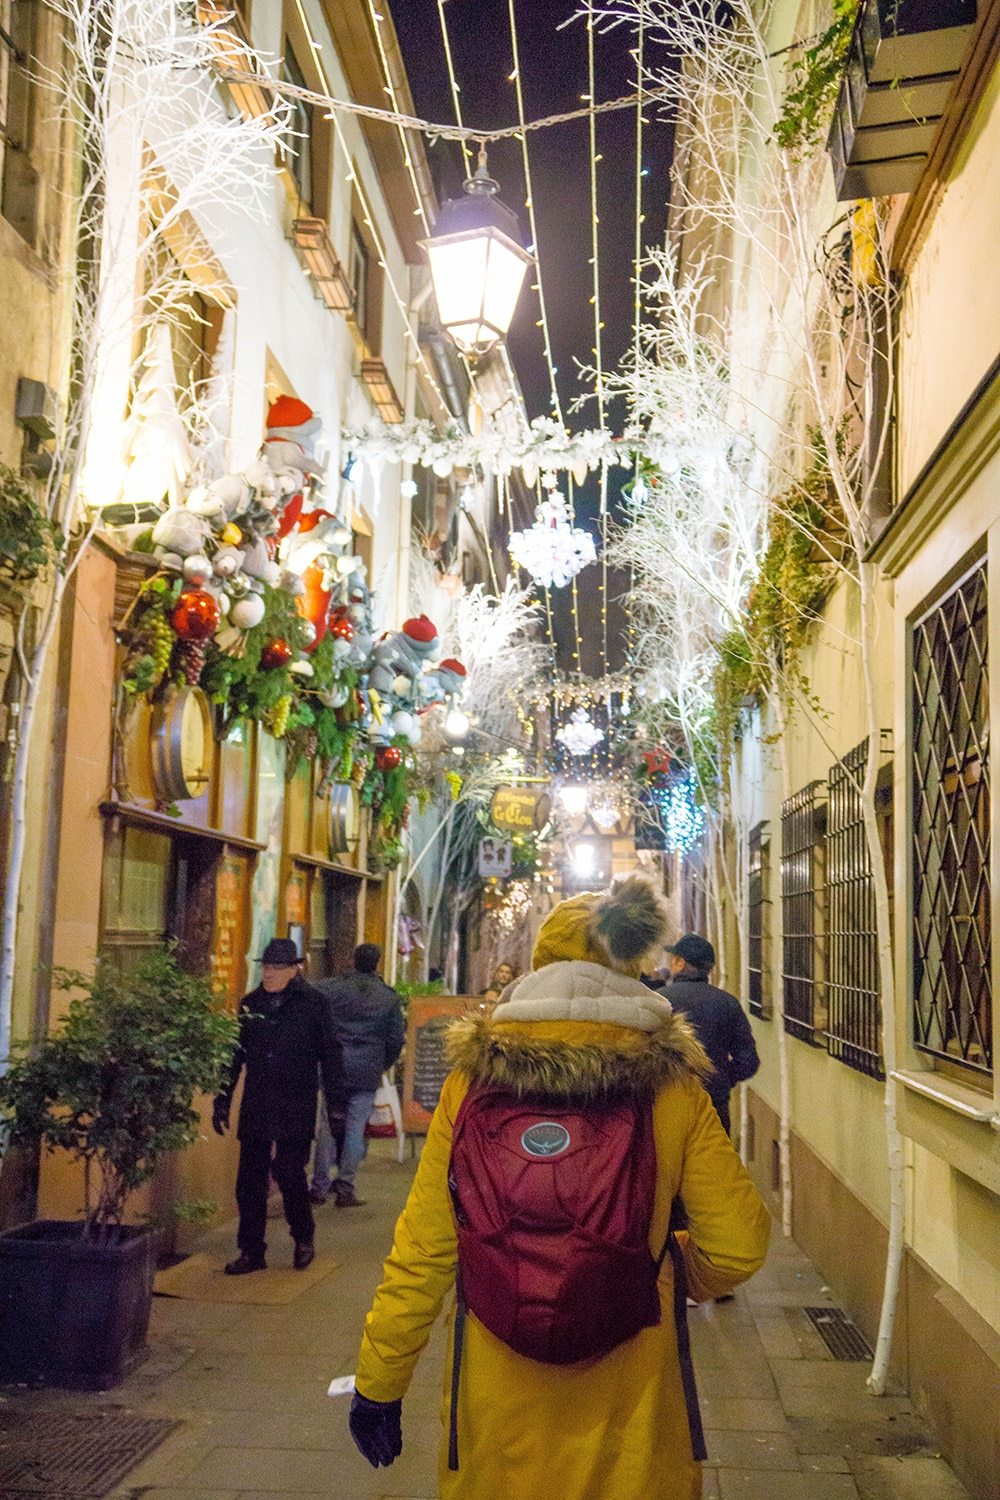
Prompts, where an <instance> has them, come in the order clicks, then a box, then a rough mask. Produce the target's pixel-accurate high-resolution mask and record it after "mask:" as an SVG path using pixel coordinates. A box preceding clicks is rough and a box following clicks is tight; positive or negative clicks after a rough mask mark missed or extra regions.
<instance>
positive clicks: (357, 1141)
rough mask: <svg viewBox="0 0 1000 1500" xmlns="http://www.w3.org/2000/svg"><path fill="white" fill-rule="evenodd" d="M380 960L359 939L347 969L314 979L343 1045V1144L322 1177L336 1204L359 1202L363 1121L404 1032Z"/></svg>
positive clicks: (364, 1146)
mask: <svg viewBox="0 0 1000 1500" xmlns="http://www.w3.org/2000/svg"><path fill="white" fill-rule="evenodd" d="M381 959H382V950H381V948H379V947H378V946H377V944H375V943H362V944H361V946H360V947H358V948H355V950H354V968H353V969H351V970H350V971H349V972H348V973H347V974H344V975H343V976H342V977H341V978H340V979H321V980H320V981H319V983H318V984H317V989H318V990H320V992H321V993H322V994H323V996H324V998H325V999H326V1002H327V1007H328V1011H329V1015H330V1019H331V1021H332V1024H333V1029H334V1031H335V1033H336V1035H337V1037H338V1038H339V1040H340V1043H341V1045H342V1047H343V1049H344V1086H345V1092H346V1102H345V1113H344V1122H343V1145H342V1146H341V1150H340V1157H339V1161H340V1165H339V1168H338V1172H337V1176H336V1178H335V1179H334V1181H333V1182H332V1183H330V1182H329V1179H327V1181H328V1187H327V1191H330V1189H332V1191H333V1194H334V1197H335V1199H336V1203H337V1207H338V1208H360V1207H361V1206H362V1205H363V1202H364V1200H363V1199H361V1198H359V1197H358V1196H357V1193H356V1192H355V1190H354V1179H355V1176H356V1175H357V1170H358V1167H359V1166H360V1165H361V1163H362V1161H364V1158H365V1153H366V1152H367V1149H368V1142H367V1140H366V1138H365V1126H366V1125H367V1124H368V1117H369V1115H370V1114H371V1112H372V1105H373V1103H374V1102H375V1093H376V1090H377V1089H378V1086H379V1084H380V1083H381V1081H382V1074H383V1073H386V1072H388V1070H389V1069H390V1068H391V1067H392V1066H393V1064H394V1063H395V1062H396V1059H397V1058H398V1057H399V1054H400V1053H401V1052H402V1050H403V1041H404V1039H405V1036H406V1028H405V1026H404V1025H403V1006H402V1003H401V1001H400V998H399V996H398V995H397V994H396V991H395V990H394V989H390V987H389V986H388V985H387V984H384V983H383V982H382V980H381V979H380V978H379V976H378V972H377V970H378V966H379V963H380V962H381ZM322 1188H323V1184H322V1182H320V1183H317V1182H316V1181H315V1180H314V1182H313V1190H314V1193H315V1192H316V1191H317V1190H319V1191H322Z"/></svg>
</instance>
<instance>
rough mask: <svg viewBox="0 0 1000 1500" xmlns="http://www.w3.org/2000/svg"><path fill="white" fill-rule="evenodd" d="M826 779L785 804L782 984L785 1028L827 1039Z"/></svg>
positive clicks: (817, 1039)
mask: <svg viewBox="0 0 1000 1500" xmlns="http://www.w3.org/2000/svg"><path fill="white" fill-rule="evenodd" d="M825 832H826V782H825V781H811V782H810V783H809V785H808V786H804V787H803V788H802V790H801V791H799V792H796V793H795V795H794V796H793V797H789V798H788V800H787V801H786V802H784V803H782V807H781V953H782V974H781V985H782V995H783V999H784V1019H785V1030H786V1031H787V1032H789V1033H790V1035H792V1036H797V1037H799V1039H800V1040H801V1041H804V1042H811V1043H813V1044H814V1045H816V1046H821V1045H822V1043H823V1033H824V1031H825V1029H826V1005H825V1001H824V998H823V993H824V991H823V980H824V967H825V965H824V958H825V953H824V933H823V911H822V907H821V902H822V900H823V895H824V889H823V888H824V883H825V865H826V859H825V844H824V834H825Z"/></svg>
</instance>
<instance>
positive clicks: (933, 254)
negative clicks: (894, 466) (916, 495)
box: [898, 71, 1000, 495]
mask: <svg viewBox="0 0 1000 1500" xmlns="http://www.w3.org/2000/svg"><path fill="white" fill-rule="evenodd" d="M998 106H1000V71H997V72H995V73H994V75H993V78H992V80H991V82H990V84H989V86H988V88H987V91H986V94H985V97H984V98H983V100H982V103H981V104H980V107H979V109H978V111H977V112H976V115H975V117H974V119H973V122H972V125H971V127H970V129H969V132H968V134H967V136H966V137H965V139H964V141H963V142H962V147H961V151H960V153H959V156H958V159H957V160H956V162H955V165H954V167H953V168H952V170H951V174H950V177H949V181H948V186H947V189H946V191H945V193H944V196H943V200H942V202H941V204H940V207H939V208H938V210H937V213H936V214H935V216H934V220H933V222H932V224H931V226H930V229H929V231H928V233H927V235H926V238H925V239H924V241H923V244H922V245H921V248H920V251H919V253H918V255H917V257H916V260H915V262H914V264H913V266H912V268H911V270H910V273H909V276H908V278H907V280H906V282H905V284H904V291H903V305H902V316H901V324H900V332H901V347H900V379H899V434H900V436H899V457H898V463H899V493H900V495H905V494H906V492H907V490H908V489H909V487H910V485H911V484H912V483H913V481H914V479H915V478H916V476H917V475H918V474H919V472H920V470H921V468H922V467H923V465H924V464H925V463H926V461H927V459H928V458H929V456H930V455H931V453H932V452H933V451H934V448H935V447H936V445H937V444H938V443H939V442H940V441H941V438H942V437H943V436H944V434H945V432H946V431H947V429H948V427H949V425H950V424H951V423H952V422H953V421H954V420H955V418H956V417H957V416H958V414H959V412H960V411H961V409H962V406H963V404H964V403H965V401H966V400H967V399H968V397H969V395H970V394H971V393H972V391H973V390H974V388H975V386H976V384H977V383H978V382H979V381H980V380H981V379H982V377H983V375H984V374H985V373H986V371H987V370H988V369H989V367H990V365H991V364H992V363H993V361H994V360H995V359H996V357H997V345H998V340H997V329H998V328H1000V276H998V275H997V274H996V260H995V254H996V245H997V240H998V238H1000V107H998Z"/></svg>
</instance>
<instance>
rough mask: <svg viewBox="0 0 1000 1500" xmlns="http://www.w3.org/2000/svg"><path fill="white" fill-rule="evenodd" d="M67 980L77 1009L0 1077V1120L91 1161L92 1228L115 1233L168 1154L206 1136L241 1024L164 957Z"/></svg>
mask: <svg viewBox="0 0 1000 1500" xmlns="http://www.w3.org/2000/svg"><path fill="white" fill-rule="evenodd" d="M56 982H57V985H58V987H59V988H61V989H63V990H67V991H69V992H71V994H72V999H71V1000H70V1002H69V1006H68V1008H67V1011H66V1014H65V1016H64V1017H63V1020H62V1021H61V1023H60V1025H59V1028H58V1030H57V1031H56V1032H55V1033H54V1034H53V1035H52V1036H50V1037H47V1038H46V1039H45V1040H44V1041H43V1042H41V1043H39V1044H37V1045H35V1046H33V1047H31V1048H30V1050H27V1051H25V1052H24V1054H23V1055H22V1056H20V1057H19V1058H17V1059H16V1060H15V1061H14V1062H13V1063H12V1064H11V1066H10V1069H9V1071H8V1073H7V1074H6V1076H5V1077H4V1078H2V1079H0V1115H2V1116H4V1117H5V1120H4V1128H5V1130H6V1133H7V1135H8V1138H9V1140H10V1141H11V1143H12V1144H15V1145H26V1144H32V1143H34V1142H37V1141H41V1142H42V1144H43V1145H44V1146H45V1148H46V1150H48V1151H54V1150H56V1149H59V1148H61V1149H62V1150H65V1151H68V1152H69V1153H70V1155H71V1156H73V1157H74V1158H75V1159H76V1160H78V1161H80V1162H82V1164H83V1168H84V1182H85V1206H86V1214H87V1218H86V1224H85V1228H84V1233H85V1234H86V1235H91V1236H95V1237H96V1236H102V1235H103V1236H107V1235H109V1234H111V1233H113V1232H114V1230H115V1229H116V1227H117V1226H118V1225H119V1224H120V1223H121V1222H122V1217H123V1215H124V1211H125V1206H126V1202H127V1200H128V1197H129V1195H130V1194H131V1193H133V1192H134V1191H135V1189H136V1188H138V1187H140V1186H141V1185H142V1183H144V1182H146V1181H147V1180H148V1179H149V1178H150V1177H151V1176H152V1175H153V1173H154V1171H155V1170H156V1166H157V1163H158V1161H159V1160H160V1158H161V1157H162V1156H163V1154H164V1153H165V1152H168V1151H178V1150H181V1149H182V1148H183V1147H185V1146H188V1145H190V1144H191V1142H192V1141H194V1140H195V1139H196V1138H197V1134H198V1115H197V1113H196V1112H195V1109H194V1098H195V1095H196V1094H197V1093H199V1092H205V1093H211V1092H214V1091H215V1090H216V1089H217V1088H218V1086H219V1083H220V1080H221V1078H222V1076H223V1073H224V1072H225V1069H226V1067H227V1065H228V1063H229V1060H230V1058H231V1056H232V1052H233V1048H234V1046H235V1043H236V1038H237V1034H238V1023H237V1020H236V1018H235V1017H234V1016H230V1015H226V1014H224V1013H223V1012H222V1011H221V1010H220V1008H219V1006H218V1004H217V1002H216V1000H215V997H214V995H213V993H212V989H211V986H210V984H209V982H208V981H207V980H206V979H203V978H200V977H199V976H197V975H193V974H186V973H185V972H184V970H183V969H181V968H180V967H179V965H178V964H177V961H176V959H175V958H174V956H173V954H172V953H170V952H168V951H165V950H164V951H161V952H156V953H150V954H148V955H147V956H145V957H144V958H142V959H141V960H140V961H139V962H138V963H137V964H136V965H135V966H134V967H133V968H130V969H128V970H126V971H124V972H122V971H121V970H119V969H118V968H117V967H116V965H115V964H114V963H113V962H112V961H111V960H110V959H107V958H103V959H100V960H99V961H98V964H97V967H96V969H95V972H94V974H93V975H92V976H89V977H87V976H84V975H82V974H75V973H70V972H66V971H60V972H59V974H58V975H57V979H56Z"/></svg>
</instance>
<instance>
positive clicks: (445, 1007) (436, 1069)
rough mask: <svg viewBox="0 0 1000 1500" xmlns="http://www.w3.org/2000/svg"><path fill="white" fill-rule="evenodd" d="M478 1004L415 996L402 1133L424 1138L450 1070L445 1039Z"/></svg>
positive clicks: (455, 998) (461, 997) (462, 998)
mask: <svg viewBox="0 0 1000 1500" xmlns="http://www.w3.org/2000/svg"><path fill="white" fill-rule="evenodd" d="M478 1004H479V1002H478V1000H474V999H471V998H470V997H468V996H464V995H414V996H413V997H412V998H411V1000H410V1003H409V1006H408V1008H407V1013H406V1059H405V1065H404V1068H403V1129H404V1130H405V1131H406V1133H407V1134H408V1135H425V1134H426V1133H427V1127H428V1126H429V1125H430V1123H431V1116H432V1115H433V1113H434V1110H435V1109H436V1108H437V1102H438V1099H439V1098H440V1096H441V1090H442V1088H443V1087H444V1081H445V1079H446V1078H447V1076H448V1073H449V1071H450V1070H449V1067H448V1062H447V1059H446V1058H445V1049H444V1038H445V1033H446V1032H447V1030H448V1026H449V1024H450V1023H451V1022H452V1021H453V1020H454V1019H455V1018H456V1016H464V1015H465V1013H466V1012H467V1011H468V1010H470V1009H474V1008H475V1007H476V1006H477V1005H478Z"/></svg>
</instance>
